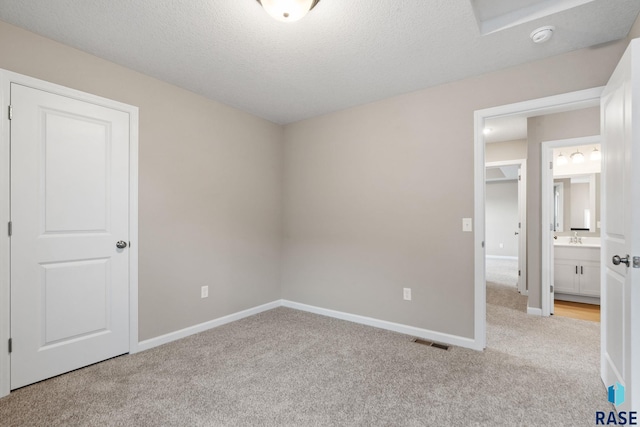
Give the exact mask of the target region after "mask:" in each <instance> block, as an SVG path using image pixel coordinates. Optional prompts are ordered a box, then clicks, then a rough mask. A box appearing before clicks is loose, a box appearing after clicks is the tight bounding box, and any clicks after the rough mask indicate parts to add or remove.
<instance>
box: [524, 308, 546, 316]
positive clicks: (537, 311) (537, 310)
mask: <svg viewBox="0 0 640 427" xmlns="http://www.w3.org/2000/svg"><path fill="white" fill-rule="evenodd" d="M527 314H531V315H533V316H542V309H541V308H535V307H529V306H527Z"/></svg>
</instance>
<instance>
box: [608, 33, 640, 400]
mask: <svg viewBox="0 0 640 427" xmlns="http://www.w3.org/2000/svg"><path fill="white" fill-rule="evenodd" d="M601 115H602V129H601V131H602V137H603V163H602V166H603V169H602V182H603V187H604V189H605V191H604V193H603V215H602V219H603V222H602V225H603V226H602V230H601V232H602V257H601V264H602V285H601V286H602V290H601V293H602V295H601V304H602V343H601V352H602V370H601V373H602V380H603V381H604V384H605V386H606V387H611V386H613V387H617V385H616V383H618V384H620V385H621V386H622V387H624V390H625V392H624V403H622V404H621V405H619V406H618V407H617V408H618V411H631V410H633V411H640V258H637V259H638V263H637V264H636V265H634V257H640V41H639V40H638V39H636V40H633V41H632V42H631V44H630V45H629V48H628V49H627V51H626V53H625V54H624V56H623V57H622V59H621V60H620V63H619V64H618V66H617V68H616V70H615V71H614V73H613V75H612V76H611V79H610V80H609V83H608V84H607V87H606V89H605V90H604V92H603V95H602V100H601ZM618 393H620V389H619V388H618ZM619 396H620V394H619Z"/></svg>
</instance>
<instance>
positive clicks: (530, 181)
mask: <svg viewBox="0 0 640 427" xmlns="http://www.w3.org/2000/svg"><path fill="white" fill-rule="evenodd" d="M605 83H606V82H605ZM527 126H528V130H527V132H528V151H527V284H528V288H529V307H534V308H541V307H542V305H541V304H542V302H541V300H540V291H541V290H540V283H541V281H540V280H541V279H540V265H541V263H540V259H541V256H542V247H541V244H540V240H541V233H542V231H541V229H540V221H541V218H542V211H541V209H542V208H541V196H540V191H541V190H540V168H541V164H540V162H541V160H540V158H541V152H542V150H541V148H542V146H541V144H542V142H544V141H555V140H560V139H569V138H578V137H582V136H592V135H599V134H600V108H599V107H595V108H587V109H583V110H577V111H571V112H567V113H559V114H550V115H546V116H539V117H531V118H529V119H528V120H527ZM565 218H566V217H565Z"/></svg>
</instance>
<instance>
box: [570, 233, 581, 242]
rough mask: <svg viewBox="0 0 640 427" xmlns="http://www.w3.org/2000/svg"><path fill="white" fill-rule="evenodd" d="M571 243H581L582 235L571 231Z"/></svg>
mask: <svg viewBox="0 0 640 427" xmlns="http://www.w3.org/2000/svg"><path fill="white" fill-rule="evenodd" d="M571 243H580V244H582V237H578V232H577V231H574V232H573V237H572V238H571Z"/></svg>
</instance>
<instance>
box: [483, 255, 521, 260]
mask: <svg viewBox="0 0 640 427" xmlns="http://www.w3.org/2000/svg"><path fill="white" fill-rule="evenodd" d="M486 258H489V259H512V260H518V257H517V256H507V255H486Z"/></svg>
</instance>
